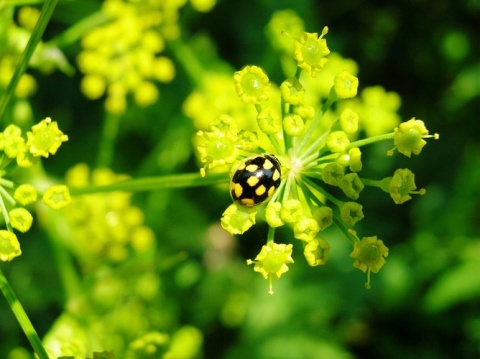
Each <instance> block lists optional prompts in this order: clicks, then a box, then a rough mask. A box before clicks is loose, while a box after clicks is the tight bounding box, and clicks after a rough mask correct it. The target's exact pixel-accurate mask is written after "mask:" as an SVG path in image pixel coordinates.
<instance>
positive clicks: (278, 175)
mask: <svg viewBox="0 0 480 359" xmlns="http://www.w3.org/2000/svg"><path fill="white" fill-rule="evenodd" d="M279 178H280V172H279V171H278V170H275V171H274V172H273V176H272V179H273V180H274V181H277V180H278V179H279Z"/></svg>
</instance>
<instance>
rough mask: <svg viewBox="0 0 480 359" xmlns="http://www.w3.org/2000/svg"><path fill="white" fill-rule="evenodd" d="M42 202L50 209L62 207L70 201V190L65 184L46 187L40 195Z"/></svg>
mask: <svg viewBox="0 0 480 359" xmlns="http://www.w3.org/2000/svg"><path fill="white" fill-rule="evenodd" d="M42 202H43V203H44V204H45V205H47V206H48V207H50V208H51V209H62V208H63V207H65V206H67V205H69V204H70V203H71V202H72V199H71V197H70V191H69V190H68V187H67V186H65V185H53V186H50V187H48V189H47V190H46V191H45V193H44V194H43V197H42Z"/></svg>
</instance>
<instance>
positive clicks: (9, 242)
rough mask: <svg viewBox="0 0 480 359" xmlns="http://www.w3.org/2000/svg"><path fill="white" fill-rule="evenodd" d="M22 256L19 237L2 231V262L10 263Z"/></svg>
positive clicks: (0, 240) (0, 252)
mask: <svg viewBox="0 0 480 359" xmlns="http://www.w3.org/2000/svg"><path fill="white" fill-rule="evenodd" d="M20 254H22V251H21V250H20V243H18V239H17V236H16V235H15V234H14V233H12V232H9V231H6V230H4V229H0V261H3V262H8V261H11V260H12V259H13V258H15V257H18V256H19V255H20Z"/></svg>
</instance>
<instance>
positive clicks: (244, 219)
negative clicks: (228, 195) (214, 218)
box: [221, 204, 257, 234]
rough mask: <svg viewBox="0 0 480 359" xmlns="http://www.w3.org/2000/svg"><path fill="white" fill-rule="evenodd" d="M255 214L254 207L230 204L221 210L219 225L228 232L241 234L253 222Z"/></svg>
mask: <svg viewBox="0 0 480 359" xmlns="http://www.w3.org/2000/svg"><path fill="white" fill-rule="evenodd" d="M256 214H257V210H256V209H255V208H247V207H240V206H238V205H237V204H231V205H230V206H229V207H228V208H227V209H226V210H225V212H223V215H222V220H221V225H222V227H223V228H224V229H225V230H226V231H228V232H229V233H230V234H242V233H245V232H246V231H247V230H248V229H249V228H250V227H251V226H253V225H254V224H255V215H256Z"/></svg>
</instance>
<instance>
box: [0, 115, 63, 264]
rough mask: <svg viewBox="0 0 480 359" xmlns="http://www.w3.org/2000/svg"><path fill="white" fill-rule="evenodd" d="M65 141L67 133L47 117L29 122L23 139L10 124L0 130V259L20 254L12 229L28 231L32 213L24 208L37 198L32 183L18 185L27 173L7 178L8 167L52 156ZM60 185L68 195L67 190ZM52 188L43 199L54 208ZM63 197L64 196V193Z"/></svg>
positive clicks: (7, 258)
mask: <svg viewBox="0 0 480 359" xmlns="http://www.w3.org/2000/svg"><path fill="white" fill-rule="evenodd" d="M67 140H68V136H67V135H65V134H63V132H62V131H60V129H59V128H58V124H57V122H55V121H52V119H51V118H50V117H47V118H46V119H44V120H42V121H40V122H39V123H38V124H36V125H33V126H32V127H31V131H28V132H27V140H25V138H24V137H23V134H22V129H21V128H20V127H19V126H17V125H14V124H10V125H8V126H7V127H6V128H5V130H4V131H3V132H0V151H2V152H3V154H2V156H1V158H2V159H1V160H0V209H1V214H0V215H1V216H2V217H3V218H2V221H3V223H4V224H5V226H6V229H0V260H2V261H9V260H12V259H13V258H14V257H16V256H19V255H20V254H21V253H22V252H21V250H20V243H19V242H18V239H17V236H16V234H15V233H14V231H19V232H21V233H25V232H27V231H28V230H30V228H31V226H32V223H33V216H32V214H31V213H30V211H29V210H28V209H26V208H24V207H25V206H27V205H29V204H31V203H34V202H36V201H37V197H38V191H37V189H36V188H35V186H34V185H32V184H29V183H23V184H18V182H21V181H22V180H24V179H25V178H28V176H25V173H24V174H22V177H20V178H14V179H10V176H15V175H16V172H13V171H12V172H11V170H15V169H16V168H17V167H23V168H27V169H28V168H30V167H32V166H33V165H34V164H35V163H37V162H38V161H39V158H40V157H49V155H54V154H55V153H56V152H57V150H58V148H59V147H60V145H61V144H62V143H63V142H65V141H67ZM27 171H28V170H27ZM63 187H64V188H65V191H66V192H65V191H64V192H65V193H67V194H68V189H67V188H66V187H65V186H63ZM52 191H54V188H52V187H51V189H48V190H47V191H46V192H45V194H44V200H46V201H47V203H50V204H52V207H54V208H58V206H59V201H57V199H58V198H57V196H55V193H53V192H52ZM68 198H69V196H68ZM64 199H67V197H66V195H65V196H64Z"/></svg>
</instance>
